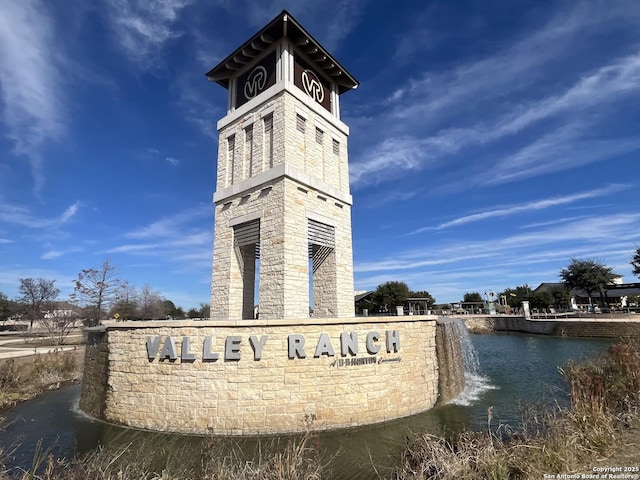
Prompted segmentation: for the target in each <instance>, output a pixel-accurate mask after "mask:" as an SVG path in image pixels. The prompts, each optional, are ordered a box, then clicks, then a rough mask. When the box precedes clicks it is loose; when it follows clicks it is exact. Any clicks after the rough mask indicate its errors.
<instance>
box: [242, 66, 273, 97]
mask: <svg viewBox="0 0 640 480" xmlns="http://www.w3.org/2000/svg"><path fill="white" fill-rule="evenodd" d="M266 83H267V69H266V68H264V67H262V66H257V67H256V68H254V69H253V70H252V71H251V73H250V74H249V76H248V77H247V81H246V82H244V96H245V98H246V99H248V100H249V99H252V98H253V97H255V96H256V95H257V94H259V93H260V92H261V91H262V89H263V88H264V86H265V84H266Z"/></svg>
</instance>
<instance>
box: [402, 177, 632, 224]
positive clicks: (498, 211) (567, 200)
mask: <svg viewBox="0 0 640 480" xmlns="http://www.w3.org/2000/svg"><path fill="white" fill-rule="evenodd" d="M628 188H630V185H609V186H607V187H603V188H596V189H594V190H589V191H587V192H581V193H574V194H573V195H564V196H555V197H551V198H544V199H541V200H536V201H533V202H528V203H521V204H517V205H507V206H503V207H498V208H492V209H491V210H486V211H484V212H478V213H474V214H471V215H464V216H462V217H458V218H456V219H454V220H450V221H448V222H444V223H441V224H439V225H436V226H434V227H422V228H418V229H416V230H414V231H412V232H411V233H410V234H416V233H421V232H425V231H433V230H444V229H446V228H451V227H458V226H460V225H465V224H468V223H474V222H481V221H483V220H488V219H490V218H504V217H509V216H512V215H518V214H520V213H523V212H532V211H537V210H545V209H548V208H552V207H558V206H561V205H568V204H571V203H575V202H579V201H581V200H587V199H591V198H597V197H602V196H606V195H610V194H612V193H615V192H619V191H621V190H625V189H628Z"/></svg>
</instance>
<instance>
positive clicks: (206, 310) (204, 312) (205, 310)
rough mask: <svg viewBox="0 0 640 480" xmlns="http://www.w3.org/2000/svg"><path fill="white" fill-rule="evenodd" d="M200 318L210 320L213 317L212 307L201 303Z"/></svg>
mask: <svg viewBox="0 0 640 480" xmlns="http://www.w3.org/2000/svg"><path fill="white" fill-rule="evenodd" d="M198 316H199V317H200V318H209V317H210V316H211V305H210V304H208V303H204V302H202V303H200V310H198Z"/></svg>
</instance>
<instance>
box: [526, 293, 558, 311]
mask: <svg viewBox="0 0 640 480" xmlns="http://www.w3.org/2000/svg"><path fill="white" fill-rule="evenodd" d="M552 304H553V295H551V292H532V293H531V295H530V296H529V305H530V306H531V308H538V309H542V308H548V307H550V306H551V305H552Z"/></svg>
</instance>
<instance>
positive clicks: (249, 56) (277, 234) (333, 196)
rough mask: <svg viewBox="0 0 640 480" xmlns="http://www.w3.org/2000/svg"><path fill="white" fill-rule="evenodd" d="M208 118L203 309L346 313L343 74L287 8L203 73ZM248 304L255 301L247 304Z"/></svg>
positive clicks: (265, 314)
mask: <svg viewBox="0 0 640 480" xmlns="http://www.w3.org/2000/svg"><path fill="white" fill-rule="evenodd" d="M206 76H207V78H208V79H209V80H210V81H212V82H216V83H218V84H219V85H221V86H223V87H224V88H226V89H227V90H228V92H229V95H228V107H227V114H226V115H225V116H224V117H223V118H222V119H220V120H219V121H218V126H217V127H218V132H219V143H218V168H217V179H216V192H215V194H214V197H213V200H214V203H215V206H216V207H215V235H214V255H213V283H212V296H211V318H212V319H223V320H234V319H253V318H256V315H257V314H258V313H259V318H260V320H273V319H304V318H307V317H308V316H309V315H310V311H313V316H314V317H321V318H322V317H353V316H354V304H353V258H352V246H351V204H352V198H351V195H350V193H349V170H348V161H347V138H348V135H349V128H348V127H347V126H346V125H345V124H344V123H343V122H342V121H341V120H340V95H342V94H343V93H345V92H347V91H349V90H351V89H354V88H356V87H357V86H358V82H357V80H355V78H353V77H352V76H351V75H350V74H349V73H348V72H347V71H346V70H345V69H344V68H343V67H342V66H341V65H340V64H339V63H338V61H337V60H335V59H334V58H333V57H332V56H331V55H330V54H329V53H328V52H327V51H326V50H325V49H324V48H323V47H322V46H321V45H320V44H319V43H318V42H317V41H316V40H315V39H314V38H313V37H312V36H311V35H310V34H309V33H308V32H307V31H306V30H305V29H304V28H303V27H302V26H301V25H300V24H299V23H298V22H297V21H296V20H295V19H294V18H293V17H292V16H291V15H290V14H289V13H288V12H287V11H283V12H281V13H280V14H279V15H278V16H277V17H276V18H274V19H273V20H272V21H271V22H269V24H267V25H266V26H265V27H264V28H262V29H261V30H260V31H259V32H257V33H256V34H255V35H253V36H252V37H251V38H250V39H249V40H247V41H246V42H245V43H244V44H242V45H241V46H240V47H238V48H237V49H236V50H235V51H234V52H233V53H232V54H231V55H229V56H228V57H227V58H225V59H224V60H223V61H222V62H220V63H219V64H218V65H217V66H215V67H214V68H212V69H211V70H210V71H209V72H208V73H207V74H206ZM256 305H257V308H256Z"/></svg>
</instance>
